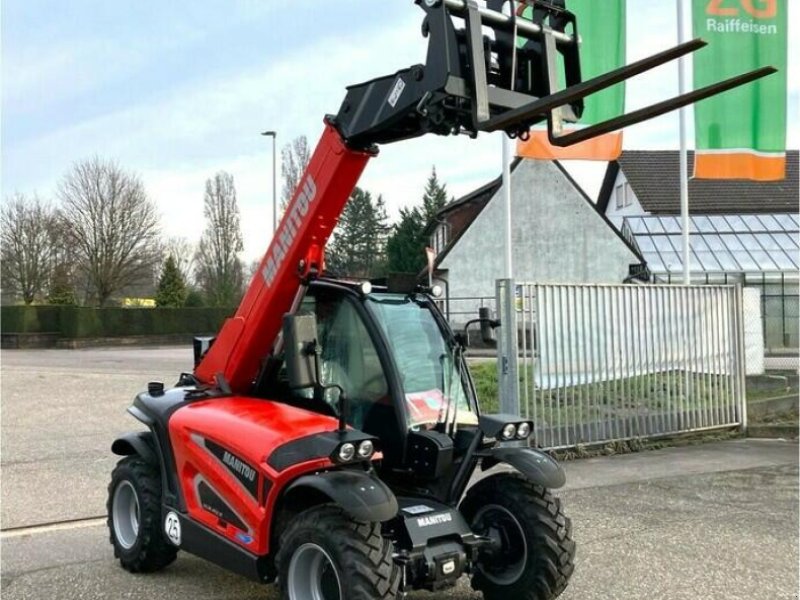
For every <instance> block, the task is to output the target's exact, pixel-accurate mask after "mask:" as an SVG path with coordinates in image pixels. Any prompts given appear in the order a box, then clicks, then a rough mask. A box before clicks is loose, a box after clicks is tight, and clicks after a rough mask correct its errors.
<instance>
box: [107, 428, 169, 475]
mask: <svg viewBox="0 0 800 600" xmlns="http://www.w3.org/2000/svg"><path fill="white" fill-rule="evenodd" d="M111 452H113V453H114V454H116V455H118V456H133V455H134V454H137V455H139V456H141V457H142V459H143V460H144V461H145V462H147V463H148V464H150V465H153V466H155V467H158V466H159V461H158V456H157V455H156V453H155V450H153V434H152V433H151V432H149V431H132V432H131V433H126V434H125V435H123V436H120V437H118V438H117V439H115V440H114V443H113V444H111Z"/></svg>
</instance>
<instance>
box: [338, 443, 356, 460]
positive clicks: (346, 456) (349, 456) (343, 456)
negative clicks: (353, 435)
mask: <svg viewBox="0 0 800 600" xmlns="http://www.w3.org/2000/svg"><path fill="white" fill-rule="evenodd" d="M355 455H356V447H355V446H354V445H353V444H351V443H350V442H347V443H346V444H342V445H341V447H340V448H339V460H341V461H342V462H350V461H351V460H353V457H354V456H355Z"/></svg>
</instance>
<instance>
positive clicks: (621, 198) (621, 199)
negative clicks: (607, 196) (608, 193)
mask: <svg viewBox="0 0 800 600" xmlns="http://www.w3.org/2000/svg"><path fill="white" fill-rule="evenodd" d="M615 193H616V198H617V208H622V207H623V206H625V187H624V186H623V185H622V184H621V183H620V184H619V185H618V186H617V188H616V190H615Z"/></svg>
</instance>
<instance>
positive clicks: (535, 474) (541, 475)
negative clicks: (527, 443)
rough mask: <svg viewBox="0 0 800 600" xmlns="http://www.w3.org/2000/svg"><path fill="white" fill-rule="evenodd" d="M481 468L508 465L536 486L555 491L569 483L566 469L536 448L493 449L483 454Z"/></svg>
mask: <svg viewBox="0 0 800 600" xmlns="http://www.w3.org/2000/svg"><path fill="white" fill-rule="evenodd" d="M481 456H483V462H482V465H481V468H482V469H484V470H486V469H491V468H492V467H493V466H495V465H496V464H498V463H506V464H509V465H511V466H512V467H514V468H515V469H516V470H517V471H519V472H520V473H522V474H523V475H525V477H527V478H528V479H529V480H530V481H531V482H533V483H535V484H536V485H541V486H543V487H546V488H549V489H552V490H555V489H558V488H560V487H561V486H563V485H564V484H565V483H566V481H567V476H566V474H565V473H564V469H563V468H562V467H561V465H559V464H558V463H557V462H556V461H555V459H553V458H551V457H550V456H549V455H547V454H545V453H544V452H542V451H541V450H537V449H535V448H519V447H508V448H502V447H501V448H492V449H491V450H488V451H486V452H485V453H481Z"/></svg>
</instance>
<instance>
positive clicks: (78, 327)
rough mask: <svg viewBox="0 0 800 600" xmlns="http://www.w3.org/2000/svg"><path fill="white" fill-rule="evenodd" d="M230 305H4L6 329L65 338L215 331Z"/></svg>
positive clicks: (0, 315) (1, 327) (2, 315)
mask: <svg viewBox="0 0 800 600" xmlns="http://www.w3.org/2000/svg"><path fill="white" fill-rule="evenodd" d="M232 313H233V310H232V309H230V308H90V307H82V306H4V307H2V313H0V319H1V320H0V330H2V332H3V333H59V334H60V335H61V337H64V338H95V337H127V336H139V335H143V336H146V335H165V334H209V333H216V332H217V331H218V330H219V328H220V326H221V325H222V322H223V321H224V320H225V319H226V318H227V317H228V316H230V315H231V314H232Z"/></svg>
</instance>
